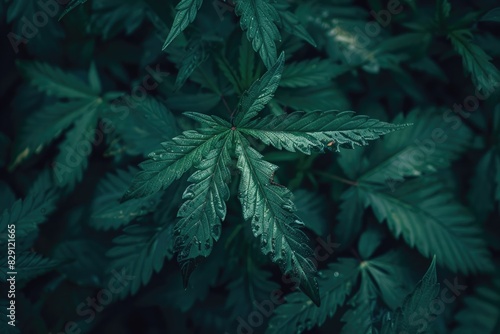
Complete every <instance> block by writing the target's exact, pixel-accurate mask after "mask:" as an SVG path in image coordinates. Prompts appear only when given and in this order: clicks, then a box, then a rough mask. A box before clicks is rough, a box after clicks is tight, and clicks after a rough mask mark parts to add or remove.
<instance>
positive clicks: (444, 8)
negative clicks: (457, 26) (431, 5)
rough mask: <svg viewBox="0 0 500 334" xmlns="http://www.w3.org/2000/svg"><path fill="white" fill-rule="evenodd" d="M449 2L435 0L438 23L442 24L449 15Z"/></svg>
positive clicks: (446, 0)
mask: <svg viewBox="0 0 500 334" xmlns="http://www.w3.org/2000/svg"><path fill="white" fill-rule="evenodd" d="M450 12H451V4H450V3H449V2H448V0H437V1H436V20H437V21H438V22H439V23H440V24H444V23H445V21H446V19H447V18H448V17H450Z"/></svg>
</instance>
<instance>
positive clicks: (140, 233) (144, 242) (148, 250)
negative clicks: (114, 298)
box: [106, 224, 174, 298]
mask: <svg viewBox="0 0 500 334" xmlns="http://www.w3.org/2000/svg"><path fill="white" fill-rule="evenodd" d="M172 227H173V225H172V224H165V225H164V226H145V225H131V226H128V227H126V228H125V229H124V230H123V234H122V235H120V236H118V237H116V238H115V239H113V243H114V247H113V248H111V249H110V250H109V251H108V252H107V253H106V255H107V256H108V257H110V258H112V263H111V267H112V269H114V270H117V271H119V272H120V271H122V270H123V271H125V273H126V274H127V275H129V276H133V278H132V280H131V281H130V282H128V283H129V284H128V285H126V286H125V287H124V289H122V291H120V292H119V295H120V297H122V298H123V297H125V296H127V295H129V294H131V295H134V294H136V293H137V291H139V288H140V287H141V285H146V284H147V283H148V282H149V280H150V279H151V276H152V275H153V273H155V272H159V271H160V270H161V268H162V267H163V263H164V261H165V257H167V258H169V259H171V258H172V256H173V249H172V248H173V247H172V246H171V245H172V244H173V238H174V237H173V232H172Z"/></svg>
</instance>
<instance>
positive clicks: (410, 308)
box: [382, 256, 439, 334]
mask: <svg viewBox="0 0 500 334" xmlns="http://www.w3.org/2000/svg"><path fill="white" fill-rule="evenodd" d="M438 293H439V283H437V277H436V257H435V256H434V257H433V259H432V262H431V265H430V266H429V269H428V270H427V272H426V273H425V275H424V277H422V279H421V280H420V282H418V284H417V286H416V287H415V289H414V290H413V292H412V293H411V294H409V295H408V296H407V297H406V299H405V301H404V302H403V305H402V306H401V308H398V310H397V311H396V313H395V315H394V319H393V320H391V321H388V322H386V323H385V324H384V327H383V329H382V333H384V334H390V333H394V334H396V333H402V332H403V333H414V332H415V331H416V329H415V325H416V323H415V322H414V321H413V320H412V319H413V318H414V314H415V313H416V312H419V311H420V310H421V309H423V310H428V309H429V305H430V304H431V302H432V301H433V300H434V298H436V296H437V295H438ZM418 331H420V329H419V330H418Z"/></svg>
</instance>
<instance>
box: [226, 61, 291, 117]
mask: <svg viewBox="0 0 500 334" xmlns="http://www.w3.org/2000/svg"><path fill="white" fill-rule="evenodd" d="M284 62H285V54H284V53H281V54H280V56H279V58H278V61H276V63H274V65H273V66H272V67H271V68H270V69H269V70H268V71H267V72H266V73H264V75H263V76H262V77H261V78H260V79H259V80H257V81H255V82H254V83H253V84H252V86H251V87H250V88H249V89H248V90H247V91H245V92H244V93H243V95H242V97H241V99H240V101H239V104H238V113H237V114H236V117H235V120H234V124H236V125H237V126H244V125H245V124H247V123H248V122H249V121H250V120H251V119H252V118H253V117H255V116H256V115H257V114H258V113H259V111H261V110H262V109H264V107H265V106H266V104H268V103H269V101H271V99H272V98H273V96H274V92H275V91H276V89H277V88H278V85H279V81H280V79H281V73H282V72H283V65H284Z"/></svg>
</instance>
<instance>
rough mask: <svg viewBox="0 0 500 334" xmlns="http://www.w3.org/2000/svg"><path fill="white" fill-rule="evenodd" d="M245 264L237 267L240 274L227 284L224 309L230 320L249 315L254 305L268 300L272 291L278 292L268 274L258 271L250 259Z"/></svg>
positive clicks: (254, 307)
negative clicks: (227, 312) (228, 313)
mask: <svg viewBox="0 0 500 334" xmlns="http://www.w3.org/2000/svg"><path fill="white" fill-rule="evenodd" d="M245 264H246V265H245V266H244V267H243V268H240V267H239V266H238V269H237V270H238V272H239V273H241V274H240V275H239V276H238V277H237V278H236V279H235V280H233V281H231V282H230V283H228V284H227V289H228V290H229V293H228V296H227V299H226V303H225V308H226V309H227V310H228V311H229V312H230V313H231V319H236V318H237V317H238V316H241V315H242V314H250V312H252V311H253V310H255V309H256V306H255V304H256V303H262V301H264V300H267V299H269V297H270V296H273V295H272V293H273V291H274V292H275V291H280V286H279V284H277V283H276V282H274V281H272V275H271V273H270V272H268V271H266V270H262V269H260V268H259V267H258V266H257V265H256V263H254V262H253V260H252V259H251V258H250V257H249V258H248V260H246V263H245ZM276 295H278V294H276ZM277 298H279V297H277Z"/></svg>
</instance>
